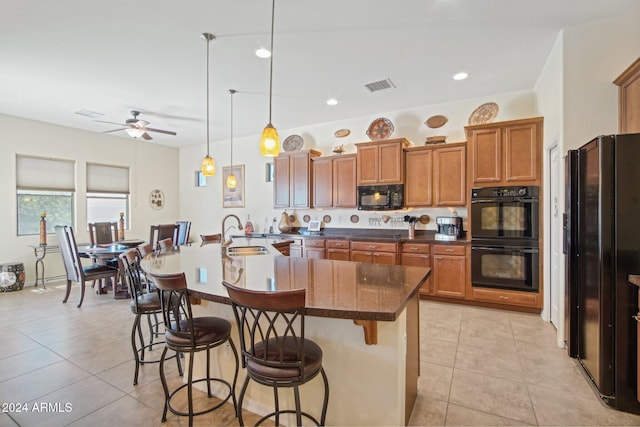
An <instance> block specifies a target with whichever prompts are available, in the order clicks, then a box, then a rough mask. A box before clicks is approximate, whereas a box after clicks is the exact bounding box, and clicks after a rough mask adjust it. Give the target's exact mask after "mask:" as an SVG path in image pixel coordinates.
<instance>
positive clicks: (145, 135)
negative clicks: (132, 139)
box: [142, 132, 153, 141]
mask: <svg viewBox="0 0 640 427" xmlns="http://www.w3.org/2000/svg"><path fill="white" fill-rule="evenodd" d="M142 139H145V140H147V141H150V140H152V139H153V138H151V135H149V134H148V133H146V132H145V133H143V134H142Z"/></svg>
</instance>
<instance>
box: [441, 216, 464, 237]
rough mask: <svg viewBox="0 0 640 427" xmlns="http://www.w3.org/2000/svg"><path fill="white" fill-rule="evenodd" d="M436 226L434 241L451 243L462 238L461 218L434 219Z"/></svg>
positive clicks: (444, 217)
mask: <svg viewBox="0 0 640 427" xmlns="http://www.w3.org/2000/svg"><path fill="white" fill-rule="evenodd" d="M436 225H437V226H438V232H437V233H436V235H435V239H436V240H445V241H452V240H458V239H460V238H461V237H462V218H460V217H459V216H439V217H437V218H436Z"/></svg>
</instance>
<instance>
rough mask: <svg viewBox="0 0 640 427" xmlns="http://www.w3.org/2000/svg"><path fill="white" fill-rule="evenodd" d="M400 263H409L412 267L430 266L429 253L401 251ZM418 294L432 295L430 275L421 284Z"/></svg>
mask: <svg viewBox="0 0 640 427" xmlns="http://www.w3.org/2000/svg"><path fill="white" fill-rule="evenodd" d="M401 258H402V265H410V266H414V267H431V255H429V254H428V253H426V254H418V253H402V255H401ZM420 294H423V295H433V289H431V276H429V278H428V279H427V280H426V281H425V282H424V283H423V284H422V287H421V288H420Z"/></svg>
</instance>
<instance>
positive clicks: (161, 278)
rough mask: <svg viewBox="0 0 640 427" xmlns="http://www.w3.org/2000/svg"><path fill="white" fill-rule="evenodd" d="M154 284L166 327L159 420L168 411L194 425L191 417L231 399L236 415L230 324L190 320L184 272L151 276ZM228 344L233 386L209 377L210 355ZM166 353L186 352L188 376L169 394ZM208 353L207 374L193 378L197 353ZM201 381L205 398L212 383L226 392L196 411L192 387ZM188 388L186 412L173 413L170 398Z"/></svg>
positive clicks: (235, 354) (161, 360) (214, 319)
mask: <svg viewBox="0 0 640 427" xmlns="http://www.w3.org/2000/svg"><path fill="white" fill-rule="evenodd" d="M150 275H151V277H152V279H153V282H154V283H155V284H156V286H157V288H158V290H159V291H160V301H161V304H162V316H163V319H164V327H165V337H164V338H165V348H164V350H163V352H162V356H161V358H160V379H161V380H162V387H163V389H164V395H165V403H164V411H163V413H162V421H163V422H164V421H166V420H167V410H170V411H171V412H172V413H174V414H176V415H181V416H188V417H189V425H193V417H194V416H196V415H202V414H206V413H208V412H211V411H213V410H215V409H218V408H219V407H221V406H222V405H223V404H224V403H226V402H227V401H228V400H229V398H231V399H232V400H233V407H234V409H235V411H236V413H237V412H238V405H237V402H236V395H235V389H236V382H237V380H238V371H239V364H238V352H237V351H236V346H235V345H234V343H233V340H232V339H231V323H229V322H228V321H227V320H226V319H222V318H219V317H193V314H192V312H191V302H190V301H189V295H188V293H187V280H186V278H185V275H184V273H180V274H153V273H151V274H150ZM225 343H229V345H230V347H231V349H232V350H233V354H234V356H235V361H236V367H235V373H234V376H233V383H232V384H230V383H229V382H228V381H226V380H224V379H222V378H212V377H211V372H210V352H209V350H211V349H212V348H215V347H218V346H220V345H223V344H225ZM167 350H174V351H176V352H179V353H189V373H188V378H187V383H186V384H182V385H181V386H179V387H178V388H176V389H175V390H173V391H172V392H170V391H169V387H168V386H167V379H166V377H165V374H164V360H165V355H166V353H167ZM200 351H206V352H207V374H206V377H205V378H200V379H196V380H194V379H193V360H194V355H195V353H197V352H200ZM201 381H206V383H207V395H208V396H209V397H212V394H211V383H212V382H217V383H220V384H223V385H224V386H226V387H227V388H228V389H229V393H228V394H227V395H226V396H225V397H224V398H223V399H222V398H221V399H220V401H219V402H218V403H217V404H215V405H214V406H212V407H210V408H207V409H203V410H201V411H198V412H194V411H193V384H195V383H197V382H201ZM185 387H186V388H187V403H188V407H189V412H182V411H178V410H176V409H175V408H174V407H173V406H171V399H172V398H173V397H174V396H175V395H176V393H177V392H179V391H180V390H182V389H183V388H185Z"/></svg>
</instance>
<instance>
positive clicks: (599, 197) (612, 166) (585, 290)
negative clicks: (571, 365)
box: [564, 134, 640, 413]
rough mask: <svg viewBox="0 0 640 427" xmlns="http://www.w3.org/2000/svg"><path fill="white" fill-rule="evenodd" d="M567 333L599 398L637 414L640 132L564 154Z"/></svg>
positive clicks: (639, 409) (599, 139) (601, 140)
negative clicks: (632, 278) (631, 279)
mask: <svg viewBox="0 0 640 427" xmlns="http://www.w3.org/2000/svg"><path fill="white" fill-rule="evenodd" d="M565 164H566V193H565V194H566V206H565V208H566V212H565V215H566V217H565V219H564V233H565V236H564V237H565V238H564V252H565V254H566V269H565V272H566V276H567V277H566V288H565V298H566V307H565V308H566V310H565V316H566V319H565V325H566V329H567V330H566V331H565V338H566V340H567V348H568V352H569V355H570V356H571V357H574V358H577V359H578V360H579V362H580V365H581V367H582V368H583V369H584V372H585V373H586V374H587V377H588V378H589V379H590V380H591V382H592V385H593V386H594V387H595V389H596V390H597V392H598V393H599V395H600V397H601V398H602V399H603V400H604V401H605V402H606V403H607V404H608V405H610V406H612V407H615V408H617V409H620V410H623V411H627V412H633V413H640V403H639V402H638V396H637V393H636V389H637V384H636V383H637V367H636V363H637V362H636V361H637V357H638V354H637V334H636V321H635V319H634V318H633V316H634V315H635V314H637V313H638V288H637V287H636V286H634V285H632V284H630V283H629V282H628V280H627V277H628V275H629V274H639V273H640V134H627V135H610V136H599V137H597V138H595V139H593V140H592V141H590V142H588V143H587V144H585V145H584V146H582V147H580V148H579V149H577V150H570V151H569V152H568V154H567V157H566V160H565Z"/></svg>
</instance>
